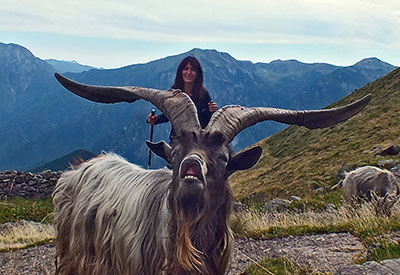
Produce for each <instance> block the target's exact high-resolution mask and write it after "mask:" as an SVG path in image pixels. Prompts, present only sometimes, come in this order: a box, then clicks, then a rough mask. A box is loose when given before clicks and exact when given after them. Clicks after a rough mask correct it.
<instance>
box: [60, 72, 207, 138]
mask: <svg viewBox="0 0 400 275" xmlns="http://www.w3.org/2000/svg"><path fill="white" fill-rule="evenodd" d="M55 77H56V78H57V80H58V81H59V82H60V83H61V84H62V85H63V86H64V87H65V88H67V89H68V90H70V91H71V92H73V93H74V94H76V95H79V96H81V97H83V98H86V99H88V100H91V101H95V102H100V103H117V102H129V103H132V102H134V101H136V100H138V99H144V100H147V101H149V102H151V103H152V104H154V105H155V106H156V107H157V108H158V109H160V110H161V111H162V112H163V113H164V114H165V115H166V117H167V118H168V119H169V121H170V122H171V124H172V126H173V128H174V129H175V131H176V132H178V131H179V130H180V129H183V128H184V129H193V128H198V129H200V128H201V126H200V122H199V119H198V117H197V109H196V106H195V105H194V103H193V101H192V100H191V99H190V97H189V96H188V95H187V94H185V93H184V92H182V91H181V90H168V91H162V90H156V89H150V88H142V87H109V86H92V85H85V84H81V83H78V82H75V81H73V80H70V79H68V78H66V77H64V76H62V75H60V74H58V73H55Z"/></svg>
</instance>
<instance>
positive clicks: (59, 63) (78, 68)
mask: <svg viewBox="0 0 400 275" xmlns="http://www.w3.org/2000/svg"><path fill="white" fill-rule="evenodd" d="M45 61H46V62H47V63H49V64H50V65H51V66H53V67H54V69H55V70H56V71H57V72H59V73H67V72H69V73H81V72H85V71H89V70H91V69H97V68H95V67H92V66H88V65H82V64H79V63H78V62H76V61H75V60H73V61H64V60H56V59H46V60H45Z"/></svg>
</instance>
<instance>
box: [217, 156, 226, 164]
mask: <svg viewBox="0 0 400 275" xmlns="http://www.w3.org/2000/svg"><path fill="white" fill-rule="evenodd" d="M218 159H219V160H222V161H223V162H228V158H227V157H226V156H224V155H222V156H219V157H218Z"/></svg>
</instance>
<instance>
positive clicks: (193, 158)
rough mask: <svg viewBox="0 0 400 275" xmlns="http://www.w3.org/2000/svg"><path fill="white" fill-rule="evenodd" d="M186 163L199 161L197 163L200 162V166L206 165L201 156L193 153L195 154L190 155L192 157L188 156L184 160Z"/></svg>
mask: <svg viewBox="0 0 400 275" xmlns="http://www.w3.org/2000/svg"><path fill="white" fill-rule="evenodd" d="M184 161H189V162H190V161H197V162H199V163H200V164H203V163H204V161H203V158H202V157H201V156H200V155H199V154H196V153H193V154H190V155H188V156H187V157H186V158H185V159H184Z"/></svg>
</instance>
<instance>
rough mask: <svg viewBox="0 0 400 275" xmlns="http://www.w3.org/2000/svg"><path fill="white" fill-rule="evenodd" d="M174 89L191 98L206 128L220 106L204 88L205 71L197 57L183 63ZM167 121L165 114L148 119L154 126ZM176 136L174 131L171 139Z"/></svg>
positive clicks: (201, 123) (150, 116)
mask: <svg viewBox="0 0 400 275" xmlns="http://www.w3.org/2000/svg"><path fill="white" fill-rule="evenodd" d="M172 88H173V89H180V90H182V91H183V92H185V93H186V94H187V95H188V96H190V98H191V99H192V101H193V103H194V104H195V105H196V108H197V114H198V117H199V121H200V125H201V127H202V128H205V127H206V126H207V124H208V122H209V121H210V118H211V115H212V113H214V112H215V111H216V110H217V109H218V105H217V104H216V103H215V102H214V101H213V100H212V99H211V97H210V94H209V93H208V91H207V89H206V88H204V86H203V69H202V68H201V65H200V62H199V61H198V60H197V59H196V58H195V57H193V56H188V57H186V58H184V59H183V60H182V61H181V63H180V64H179V66H178V69H177V72H176V76H175V83H174V85H173V86H172ZM167 121H168V119H167V117H166V116H165V115H164V114H161V115H151V114H150V115H149V116H148V118H147V122H148V123H150V124H153V125H155V124H160V123H164V122H167ZM175 135H176V134H175V131H174V129H172V130H171V134H170V136H169V138H170V139H172V138H173V137H174V136H175Z"/></svg>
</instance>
